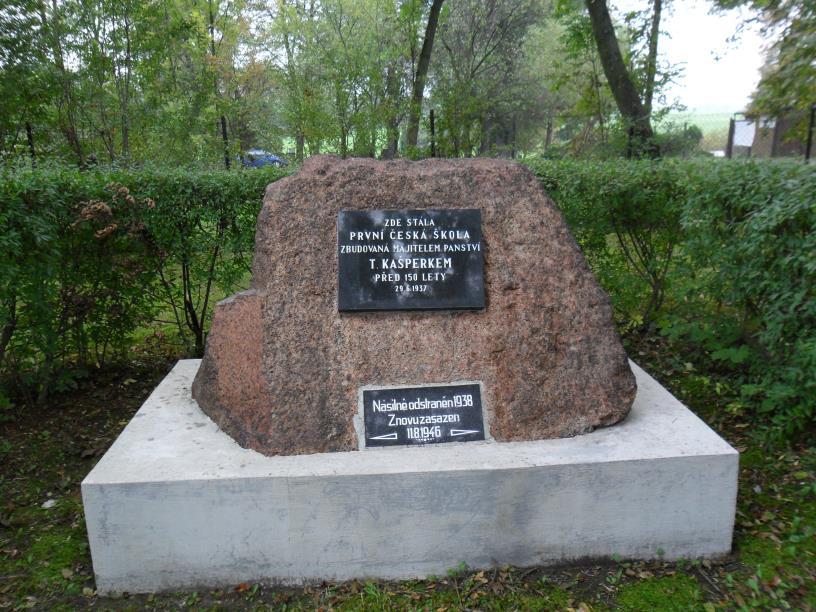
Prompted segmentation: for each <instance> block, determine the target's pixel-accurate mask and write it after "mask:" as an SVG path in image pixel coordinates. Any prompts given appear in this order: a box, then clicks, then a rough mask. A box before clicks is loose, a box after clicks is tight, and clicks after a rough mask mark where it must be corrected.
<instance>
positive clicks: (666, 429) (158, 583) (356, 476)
mask: <svg viewBox="0 0 816 612" xmlns="http://www.w3.org/2000/svg"><path fill="white" fill-rule="evenodd" d="M198 365H199V362H198V361H197V360H187V361H181V362H179V363H178V365H177V366H176V367H175V368H174V369H173V371H172V372H171V373H170V374H169V375H168V376H167V378H165V380H164V381H163V382H162V383H161V384H160V385H159V386H158V387H157V388H156V390H155V391H154V392H153V394H152V395H151V396H150V398H149V399H148V400H147V401H146V402H145V404H144V405H143V406H142V408H141V409H140V410H139V412H138V413H137V414H136V416H135V417H134V418H133V420H132V421H131V422H130V424H128V426H127V427H126V428H125V430H124V431H123V432H122V435H121V436H120V437H119V439H118V440H116V442H115V443H114V444H113V446H112V447H111V448H110V450H109V451H108V452H107V453H106V454H105V456H104V457H103V458H102V460H101V461H100V462H99V464H98V465H97V466H96V467H95V468H94V469H93V471H92V472H91V473H90V474H89V475H88V477H87V478H86V479H85V481H84V482H83V483H82V498H83V502H84V504H85V518H86V521H87V526H88V535H89V538H90V545H91V553H92V555H93V565H94V572H95V574H96V584H97V588H98V590H99V591H100V593H108V592H112V591H128V592H148V591H160V590H168V589H178V588H183V587H197V586H219V585H235V584H238V583H241V582H251V581H268V582H279V583H301V582H305V581H312V580H324V579H325V580H346V579H351V578H369V577H370V578H395V579H396V578H411V577H421V576H426V575H430V574H437V575H438V574H444V573H445V572H446V571H447V570H448V569H450V568H453V567H455V566H457V565H459V564H460V563H461V562H465V563H466V564H467V565H468V566H469V567H472V568H487V567H490V566H496V565H504V564H512V565H518V566H529V565H538V564H553V563H562V562H568V561H575V560H581V559H597V558H609V557H612V556H613V555H617V556H619V557H621V558H643V559H647V558H654V557H657V556H660V555H662V556H663V557H664V558H668V559H675V558H679V557H701V556H706V557H710V556H718V555H723V554H725V553H728V552H729V550H730V548H731V536H732V530H733V524H734V512H735V503H736V493H737V467H738V455H737V452H736V451H735V450H734V449H732V448H731V447H730V446H729V445H728V444H727V443H726V442H724V441H723V440H722V439H721V438H719V437H718V436H717V435H716V434H715V433H714V432H713V431H711V430H710V429H709V428H708V427H707V426H706V425H705V424H704V423H703V422H702V421H701V420H700V419H698V418H697V417H696V416H694V415H693V414H692V413H691V412H690V411H689V410H688V409H686V408H685V407H684V406H683V405H682V404H680V402H678V401H677V400H676V399H674V398H673V397H672V396H671V395H670V394H669V393H668V392H667V391H666V390H665V389H664V388H663V387H661V386H660V385H659V384H658V383H657V382H656V381H655V380H654V379H653V378H651V377H650V376H649V375H647V374H646V373H645V372H643V370H641V369H640V368H638V367H637V366H635V365H634V364H633V369H634V371H635V374H636V376H637V382H638V395H637V399H636V400H635V404H634V406H633V408H632V412H631V414H630V415H629V416H628V417H627V418H626V420H625V421H624V422H622V423H620V424H618V425H615V426H614V427H610V428H607V429H602V430H598V431H596V432H593V433H591V434H587V435H584V436H578V437H575V438H567V439H559V440H542V441H538V442H515V443H509V444H499V443H480V442H469V443H464V444H443V445H436V446H433V445H432V446H429V447H424V448H405V449H399V450H394V449H386V450H366V451H357V452H345V453H328V454H319V455H300V456H291V457H265V456H263V455H260V454H258V453H256V452H254V451H250V450H244V449H242V448H240V447H239V446H238V445H237V444H236V443H235V442H234V441H233V440H232V439H231V438H229V437H228V436H227V435H226V434H224V433H223V432H221V431H219V429H218V428H217V426H216V425H215V423H213V422H212V421H211V420H210V419H209V418H208V417H206V416H205V415H204V414H203V413H202V412H201V411H200V410H199V408H198V406H197V405H196V403H195V401H194V400H192V398H191V397H190V384H191V382H192V379H193V376H194V374H195V372H196V369H197V368H198Z"/></svg>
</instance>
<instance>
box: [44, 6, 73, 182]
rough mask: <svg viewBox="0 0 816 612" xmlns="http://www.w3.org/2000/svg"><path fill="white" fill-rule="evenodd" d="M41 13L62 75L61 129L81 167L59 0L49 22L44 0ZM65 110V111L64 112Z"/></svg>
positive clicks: (53, 8)
mask: <svg viewBox="0 0 816 612" xmlns="http://www.w3.org/2000/svg"><path fill="white" fill-rule="evenodd" d="M37 9H38V11H39V13H40V21H41V22H42V26H43V30H45V31H46V32H48V39H49V46H50V47H51V52H52V53H53V54H54V65H55V66H56V68H57V71H58V72H59V75H60V86H61V97H60V103H59V108H58V121H59V127H60V131H61V132H62V134H63V136H65V140H66V141H67V142H68V146H69V147H70V149H71V151H73V153H74V155H76V158H77V163H78V164H79V166H80V167H83V166H84V165H85V154H84V153H83V151H82V143H81V142H80V141H79V136H78V134H77V129H76V118H75V117H74V100H73V95H72V92H71V75H70V74H69V73H68V71H67V70H66V68H65V59H64V56H63V53H62V43H61V40H62V38H61V37H62V32H61V31H60V20H59V6H58V5H57V0H51V12H52V16H51V21H50V22H49V20H48V16H47V12H46V9H45V4H44V2H42V1H40V2H39V3H38V4H37ZM63 110H64V112H63Z"/></svg>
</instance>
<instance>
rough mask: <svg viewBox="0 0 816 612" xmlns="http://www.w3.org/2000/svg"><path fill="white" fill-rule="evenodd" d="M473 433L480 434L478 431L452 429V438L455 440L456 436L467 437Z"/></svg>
mask: <svg viewBox="0 0 816 612" xmlns="http://www.w3.org/2000/svg"><path fill="white" fill-rule="evenodd" d="M472 433H479V430H478V429H451V430H450V435H451V438H455V437H456V436H466V435H468V434H472Z"/></svg>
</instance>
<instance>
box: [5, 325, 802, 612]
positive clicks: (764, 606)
mask: <svg viewBox="0 0 816 612" xmlns="http://www.w3.org/2000/svg"><path fill="white" fill-rule="evenodd" d="M146 346H147V345H146ZM627 348H628V350H629V353H630V355H631V356H632V357H633V358H634V359H635V360H636V361H638V362H639V363H640V364H641V365H642V366H643V367H644V368H645V369H646V370H647V371H649V372H650V373H652V374H653V375H654V376H655V377H656V378H658V380H660V381H661V382H662V383H663V384H665V385H666V386H667V387H668V388H669V389H670V390H671V391H672V392H673V393H675V394H676V395H677V396H678V397H679V398H680V399H681V400H683V401H684V402H686V403H687V404H688V405H689V406H690V407H691V408H692V409H694V410H695V411H696V412H697V413H698V414H699V415H700V416H702V417H703V418H704V419H705V420H706V421H707V422H708V423H709V424H711V426H712V427H714V428H715V429H717V430H718V431H719V432H720V433H721V434H722V435H723V436H724V437H725V438H726V439H727V440H728V441H729V442H730V443H731V444H732V445H734V446H735V447H737V448H738V449H739V450H740V452H741V453H742V457H741V468H740V493H739V501H738V512H737V525H736V532H735V542H734V552H733V554H732V555H731V556H730V557H728V558H726V559H721V560H718V561H711V562H709V561H702V562H701V561H699V560H689V561H685V562H679V563H664V562H660V561H655V562H648V563H629V562H612V563H604V564H598V565H582V566H570V567H560V568H538V567H533V568H500V569H495V570H491V571H480V572H474V571H470V570H468V568H466V567H460V568H451V571H450V572H449V573H448V575H446V576H441V577H437V578H435V579H430V580H423V581H411V582H367V583H361V582H356V581H355V582H347V583H342V584H321V585H314V586H311V587H307V588H302V589H290V588H285V589H284V588H275V587H270V586H266V585H259V584H237V585H233V586H232V587H231V588H229V589H221V590H215V591H198V592H185V593H164V594H160V595H149V596H145V595H138V596H136V595H128V594H122V595H120V596H119V597H115V598H110V597H107V598H102V597H98V596H97V595H96V593H95V591H94V581H93V572H92V569H91V558H90V553H89V550H88V544H87V538H86V533H85V522H84V518H83V514H82V503H81V498H80V491H79V483H80V482H81V480H82V479H83V478H84V476H85V475H86V474H87V473H88V472H89V471H90V469H91V468H92V467H93V465H94V463H95V462H96V461H97V460H98V459H99V457H101V456H102V454H104V452H105V450H106V449H107V448H108V447H109V446H110V444H111V443H112V442H113V440H114V439H115V438H116V436H117V435H118V433H119V432H120V431H121V430H122V428H123V427H124V426H125V425H126V424H127V422H128V421H129V420H130V418H131V417H132V416H133V414H134V413H135V411H136V410H137V409H138V408H139V406H140V405H141V403H142V401H143V400H144V399H145V398H146V397H147V395H148V394H149V393H150V391H151V390H152V389H153V387H154V386H155V385H156V384H157V382H158V381H159V380H160V379H161V378H162V376H163V375H164V374H165V373H166V372H167V371H168V370H169V368H170V367H171V366H172V363H173V361H174V357H172V358H171V357H168V356H167V355H165V354H162V351H161V350H159V349H157V348H156V347H155V346H153V347H152V348H151V349H150V350H149V351H148V350H144V351H142V350H140V351H139V352H136V353H134V356H133V359H132V361H131V363H130V364H129V365H128V366H127V367H123V368H118V369H110V370H106V371H101V372H97V373H95V375H94V377H93V378H89V379H86V380H84V381H80V384H79V387H78V389H77V390H75V391H73V392H71V393H69V394H64V395H62V396H61V397H57V398H54V400H53V402H52V404H51V405H50V406H46V407H44V408H37V409H35V408H27V407H25V406H21V407H17V408H16V409H15V410H14V411H12V413H11V415H10V418H9V419H7V420H6V421H5V422H3V423H0V609H9V610H17V609H48V610H74V609H78V608H94V609H104V610H107V609H113V610H140V609H145V608H147V609H156V610H171V609H172V610H175V609H179V608H191V609H204V610H228V609H229V610H233V609H251V610H255V609H261V610H263V609H281V610H312V609H323V610H330V609H331V610H405V609H423V610H460V609H478V610H570V609H571V610H583V611H587V610H677V611H686V610H702V611H706V612H707V611H710V610H721V609H725V610H732V609H746V610H747V609H760V610H772V609H779V610H785V609H796V610H816V446H814V444H815V443H814V442H812V441H811V442H810V444H809V445H808V444H798V445H794V446H792V447H790V448H784V449H776V450H767V449H764V448H762V447H761V446H760V445H759V444H758V443H757V442H756V441H755V440H756V436H755V426H754V425H753V424H752V423H751V422H750V421H749V420H748V419H747V418H746V417H745V416H744V415H743V414H742V413H741V408H740V405H739V403H738V402H737V401H736V400H735V397H736V394H735V393H733V391H732V387H731V383H730V381H729V380H728V379H727V378H726V377H724V376H723V377H721V376H718V375H717V374H716V373H712V372H709V371H704V370H702V369H700V368H701V366H700V364H698V363H696V362H695V354H694V353H693V352H692V351H684V350H683V347H674V346H667V345H666V344H665V342H664V341H663V340H660V339H655V338H652V337H647V338H641V339H638V340H630V341H629V342H628V346H627ZM165 352H166V351H165Z"/></svg>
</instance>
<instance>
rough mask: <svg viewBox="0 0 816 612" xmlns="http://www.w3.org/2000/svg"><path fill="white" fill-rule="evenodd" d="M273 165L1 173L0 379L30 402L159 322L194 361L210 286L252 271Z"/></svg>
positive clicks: (231, 282) (227, 284)
mask: <svg viewBox="0 0 816 612" xmlns="http://www.w3.org/2000/svg"><path fill="white" fill-rule="evenodd" d="M282 174H283V173H282V172H281V171H280V170H274V169H270V170H252V171H238V172H226V171H209V172H207V171H190V170H183V169H178V170H169V171H157V170H142V171H131V172H126V171H122V170H101V169H98V170H95V171H92V172H90V171H89V172H78V171H76V170H73V169H66V168H64V167H59V166H53V167H47V168H41V169H38V170H31V169H20V170H9V171H6V172H4V173H2V175H0V303H2V308H0V374H2V375H3V377H4V378H5V379H6V381H7V382H12V383H14V386H15V387H16V388H17V390H18V391H20V390H24V391H26V392H28V393H32V394H33V397H30V398H29V399H31V400H34V399H39V400H40V401H42V400H43V399H45V396H46V394H47V393H48V392H49V391H50V390H59V389H61V388H64V387H66V386H71V385H72V384H73V381H74V380H75V378H76V376H81V375H82V373H83V372H84V371H85V370H87V369H88V368H90V367H95V366H98V365H101V364H103V363H105V362H107V361H110V360H111V359H115V358H119V357H121V356H123V355H124V354H125V352H126V350H127V349H128V348H129V346H130V345H131V341H132V338H133V335H134V333H135V332H136V330H137V329H138V328H139V327H140V326H143V325H145V324H147V323H149V322H152V321H154V319H156V317H157V316H158V317H160V318H161V317H167V319H168V322H169V323H172V324H174V325H176V327H177V328H178V332H179V335H180V337H181V338H182V339H183V341H184V342H185V344H186V346H187V348H188V352H190V353H196V354H200V353H201V350H202V348H203V342H204V335H205V333H206V325H207V318H208V316H209V313H210V311H211V306H212V297H213V292H214V291H215V290H216V288H218V289H220V290H222V291H232V290H233V289H234V288H235V286H236V285H237V284H238V283H239V282H240V281H241V280H242V279H243V278H244V277H245V276H246V274H247V271H248V269H249V265H250V254H251V251H252V244H253V235H254V226H255V218H256V217H257V214H258V211H259V209H260V203H261V199H262V194H263V189H264V187H265V185H266V184H267V183H269V182H270V181H273V180H276V179H277V178H279V177H280V176H281V175H282Z"/></svg>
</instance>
